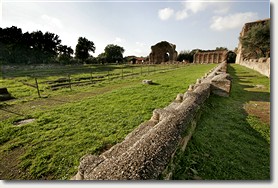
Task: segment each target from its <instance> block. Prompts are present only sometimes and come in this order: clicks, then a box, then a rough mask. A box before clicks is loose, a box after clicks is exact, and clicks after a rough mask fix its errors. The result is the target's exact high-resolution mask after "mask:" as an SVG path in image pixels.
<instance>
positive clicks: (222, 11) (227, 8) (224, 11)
mask: <svg viewBox="0 0 278 188" xmlns="http://www.w3.org/2000/svg"><path fill="white" fill-rule="evenodd" d="M229 10H230V7H224V8H219V9H216V10H214V11H213V12H214V13H215V14H227V13H228V12H229Z"/></svg>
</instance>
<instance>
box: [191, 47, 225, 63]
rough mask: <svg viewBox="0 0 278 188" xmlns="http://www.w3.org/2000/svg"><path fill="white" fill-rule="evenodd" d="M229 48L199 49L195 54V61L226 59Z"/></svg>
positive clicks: (219, 60) (217, 61) (218, 61)
mask: <svg viewBox="0 0 278 188" xmlns="http://www.w3.org/2000/svg"><path fill="white" fill-rule="evenodd" d="M227 57H228V50H206V51H204V50H199V51H197V52H196V53H195V54H194V60H193V63H198V64H199V63H200V64H208V63H221V62H223V61H226V60H227Z"/></svg>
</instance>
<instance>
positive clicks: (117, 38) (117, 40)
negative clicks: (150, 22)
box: [114, 37, 125, 44]
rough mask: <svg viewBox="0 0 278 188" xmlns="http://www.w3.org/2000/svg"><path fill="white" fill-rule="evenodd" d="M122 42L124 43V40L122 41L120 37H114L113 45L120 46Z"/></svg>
mask: <svg viewBox="0 0 278 188" xmlns="http://www.w3.org/2000/svg"><path fill="white" fill-rule="evenodd" d="M123 42H125V39H122V38H120V37H116V38H115V40H114V43H116V44H122V43H123Z"/></svg>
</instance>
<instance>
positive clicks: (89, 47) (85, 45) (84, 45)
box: [75, 37, 96, 61]
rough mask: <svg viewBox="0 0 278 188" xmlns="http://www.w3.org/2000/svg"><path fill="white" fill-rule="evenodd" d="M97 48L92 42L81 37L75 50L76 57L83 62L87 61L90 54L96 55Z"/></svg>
mask: <svg viewBox="0 0 278 188" xmlns="http://www.w3.org/2000/svg"><path fill="white" fill-rule="evenodd" d="M95 50H96V47H95V44H94V43H93V42H92V41H89V40H88V39H86V38H85V37H79V38H78V43H77V45H76V48H75V57H76V58H77V59H80V60H81V61H85V60H86V59H87V58H89V57H90V54H89V52H90V51H92V52H93V53H95Z"/></svg>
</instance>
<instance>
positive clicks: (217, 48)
mask: <svg viewBox="0 0 278 188" xmlns="http://www.w3.org/2000/svg"><path fill="white" fill-rule="evenodd" d="M215 50H228V48H226V47H216V48H215Z"/></svg>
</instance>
